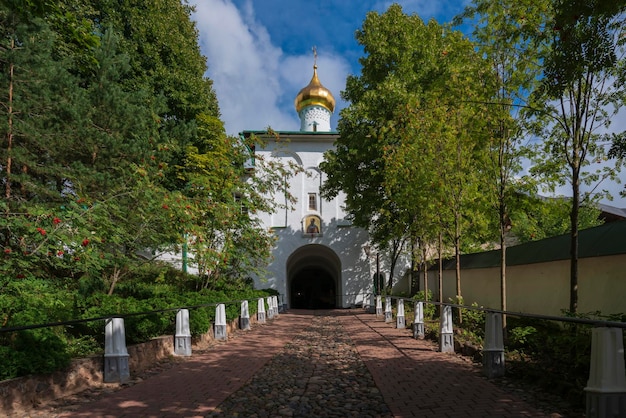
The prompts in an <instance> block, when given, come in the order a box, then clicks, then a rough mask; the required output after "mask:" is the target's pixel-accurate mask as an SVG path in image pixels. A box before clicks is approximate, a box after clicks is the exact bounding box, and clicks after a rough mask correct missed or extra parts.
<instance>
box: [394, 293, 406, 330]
mask: <svg viewBox="0 0 626 418" xmlns="http://www.w3.org/2000/svg"><path fill="white" fill-rule="evenodd" d="M397 310H398V312H397V313H396V328H398V329H404V328H406V322H405V320H404V299H402V298H399V299H398V306H397Z"/></svg>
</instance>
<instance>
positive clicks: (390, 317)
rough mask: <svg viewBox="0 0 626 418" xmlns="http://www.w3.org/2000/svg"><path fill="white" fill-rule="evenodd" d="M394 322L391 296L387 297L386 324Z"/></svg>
mask: <svg viewBox="0 0 626 418" xmlns="http://www.w3.org/2000/svg"><path fill="white" fill-rule="evenodd" d="M391 321H393V314H392V312H391V296H385V322H391Z"/></svg>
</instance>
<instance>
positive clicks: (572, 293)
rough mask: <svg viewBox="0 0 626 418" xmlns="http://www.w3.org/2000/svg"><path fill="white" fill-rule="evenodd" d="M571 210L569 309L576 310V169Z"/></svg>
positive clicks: (577, 195) (577, 178) (577, 200)
mask: <svg viewBox="0 0 626 418" xmlns="http://www.w3.org/2000/svg"><path fill="white" fill-rule="evenodd" d="M572 180H573V181H572V211H571V212H570V221H571V225H570V227H571V233H570V255H571V259H570V295H569V310H570V312H571V313H576V312H577V311H578V212H579V205H580V178H579V175H578V170H574V171H573V176H572Z"/></svg>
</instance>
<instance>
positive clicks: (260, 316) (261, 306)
mask: <svg viewBox="0 0 626 418" xmlns="http://www.w3.org/2000/svg"><path fill="white" fill-rule="evenodd" d="M256 321H257V322H258V323H259V324H264V323H265V299H263V298H259V299H258V300H257V308H256Z"/></svg>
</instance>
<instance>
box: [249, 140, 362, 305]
mask: <svg viewBox="0 0 626 418" xmlns="http://www.w3.org/2000/svg"><path fill="white" fill-rule="evenodd" d="M335 137H336V135H301V134H300V135H298V134H294V135H292V136H290V135H284V134H281V141H280V144H275V143H273V142H270V144H268V146H267V147H266V148H265V149H263V150H257V155H259V156H260V157H261V158H265V159H267V158H278V159H281V160H282V161H284V162H285V163H286V162H287V161H291V162H294V163H296V164H298V165H299V166H300V167H301V168H302V169H303V172H302V173H300V174H298V175H297V176H295V177H294V178H292V179H291V182H290V193H291V194H292V195H293V196H295V197H296V199H297V202H296V204H295V206H294V209H293V210H281V211H279V213H274V214H260V216H259V217H260V219H261V220H262V222H263V223H264V224H265V225H267V226H268V227H271V228H272V230H273V231H274V233H275V234H276V236H277V237H278V241H277V245H276V248H275V250H274V253H273V254H274V259H273V261H272V263H271V264H270V265H269V268H268V270H269V277H268V278H267V279H266V280H261V279H259V278H257V279H256V283H255V285H256V287H258V288H265V287H271V288H274V289H276V290H278V291H279V292H280V293H281V295H283V303H284V304H286V305H288V304H289V300H288V299H289V289H288V277H287V276H288V272H287V265H288V262H289V260H290V257H292V255H294V253H296V252H297V251H298V250H299V249H301V248H303V247H307V246H310V247H307V248H311V249H314V248H316V247H313V246H315V245H319V246H323V247H325V248H326V249H330V250H331V251H332V252H334V254H335V255H336V256H337V258H338V260H339V263H340V270H341V272H340V276H341V277H340V279H341V283H340V284H339V286H338V287H339V294H340V295H341V296H340V297H339V299H338V301H337V304H338V305H340V306H342V307H350V306H352V305H354V304H359V303H362V302H363V298H364V294H365V293H367V292H371V291H372V283H371V274H372V273H371V268H372V266H371V260H370V259H368V257H367V256H366V254H365V251H364V250H363V248H364V246H365V245H366V243H367V240H368V236H367V233H366V231H364V230H362V229H360V228H355V227H353V226H351V224H350V222H349V220H347V219H346V214H345V212H344V210H343V207H342V205H343V196H338V197H337V198H334V199H332V200H325V199H322V198H321V196H320V186H321V185H322V183H323V181H324V174H323V173H322V171H321V170H320V169H319V165H320V163H321V162H322V160H323V154H324V152H325V151H326V150H328V149H329V148H331V147H332V146H333V144H334V138H335ZM285 143H287V144H288V147H285V145H284V144H285ZM307 173H308V175H307ZM309 193H316V195H317V199H318V205H317V210H309V200H308V199H309V198H308V196H309ZM308 215H317V216H319V218H320V219H321V221H322V225H321V234H320V235H316V236H311V235H307V234H305V233H304V232H305V225H304V224H303V222H304V219H305V217H306V216H308ZM318 248H319V247H318ZM312 251H313V253H314V250H312ZM322 252H323V253H326V251H322ZM320 262H322V263H324V262H325V261H324V260H320Z"/></svg>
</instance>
